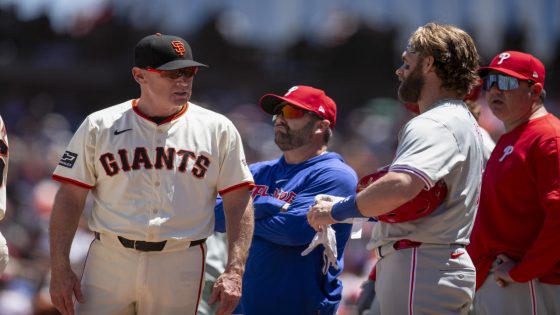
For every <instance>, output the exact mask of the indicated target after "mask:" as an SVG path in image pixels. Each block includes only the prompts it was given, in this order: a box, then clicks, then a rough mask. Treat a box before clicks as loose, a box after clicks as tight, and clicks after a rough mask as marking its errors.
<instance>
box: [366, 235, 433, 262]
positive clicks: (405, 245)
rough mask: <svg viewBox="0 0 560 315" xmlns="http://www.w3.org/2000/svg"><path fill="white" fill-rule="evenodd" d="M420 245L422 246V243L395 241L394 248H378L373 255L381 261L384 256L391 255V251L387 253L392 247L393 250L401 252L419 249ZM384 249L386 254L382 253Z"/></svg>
mask: <svg viewBox="0 0 560 315" xmlns="http://www.w3.org/2000/svg"><path fill="white" fill-rule="evenodd" d="M387 245H390V244H387ZM420 245H422V242H415V241H411V240H406V239H403V240H398V241H395V242H394V243H393V246H390V247H389V246H386V245H383V246H379V247H376V248H375V249H374V250H373V253H374V256H375V257H376V258H377V259H381V258H383V255H387V254H389V252H390V251H387V249H391V247H392V248H393V250H400V249H405V248H414V247H418V246H420ZM382 249H384V250H383V253H384V254H382V253H381V250H382Z"/></svg>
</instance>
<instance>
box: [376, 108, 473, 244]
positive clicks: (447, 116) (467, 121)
mask: <svg viewBox="0 0 560 315" xmlns="http://www.w3.org/2000/svg"><path fill="white" fill-rule="evenodd" d="M482 162H483V144H482V135H481V133H480V128H479V126H478V123H477V122H476V120H475V119H474V117H473V116H472V114H471V113H470V112H469V110H468V108H467V107H466V105H465V104H464V103H463V102H462V101H460V100H443V101H440V102H438V103H436V104H434V105H433V106H432V108H431V109H429V110H428V111H426V112H424V113H422V114H421V115H419V116H417V117H415V118H413V119H411V120H410V121H409V122H408V123H407V124H406V125H405V126H404V127H403V129H402V130H401V132H400V133H399V145H398V147H397V153H396V157H395V159H394V160H393V163H392V164H391V166H390V167H389V171H393V172H408V173H411V174H414V175H415V176H418V177H419V178H420V179H422V180H423V181H424V184H425V188H426V189H429V188H432V187H433V186H434V185H435V183H436V182H438V181H439V180H441V179H443V181H444V182H445V184H446V185H447V196H446V198H445V200H444V201H443V203H442V204H441V205H440V206H439V207H438V208H437V209H436V210H435V211H434V212H432V213H431V214H429V215H427V216H425V217H421V218H419V219H416V220H413V221H408V222H402V223H385V222H378V223H377V224H376V225H375V227H374V229H373V232H372V241H371V242H370V244H368V248H373V247H377V246H381V245H384V244H387V243H388V242H390V241H396V240H400V239H409V240H412V241H416V242H423V243H433V244H452V243H459V244H468V239H469V235H470V233H471V230H472V227H473V223H474V218H475V215H476V211H477V209H478V200H479V196H480V186H481V181H482Z"/></svg>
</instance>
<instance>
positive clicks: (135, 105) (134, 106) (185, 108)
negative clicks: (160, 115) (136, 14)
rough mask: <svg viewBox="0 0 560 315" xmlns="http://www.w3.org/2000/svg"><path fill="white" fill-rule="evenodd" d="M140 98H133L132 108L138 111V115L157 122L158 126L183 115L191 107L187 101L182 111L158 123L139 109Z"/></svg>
mask: <svg viewBox="0 0 560 315" xmlns="http://www.w3.org/2000/svg"><path fill="white" fill-rule="evenodd" d="M138 100H139V99H134V100H132V109H133V110H134V112H135V113H136V115H138V116H140V117H142V118H144V119H146V120H149V121H151V122H153V123H155V124H156V125H158V126H159V125H163V124H166V123H168V122H170V121H172V120H175V119H177V118H179V117H181V116H183V114H184V113H186V112H187V110H188V109H189V103H188V102H187V103H186V104H185V105H183V108H181V110H180V111H178V112H177V113H175V114H174V115H171V116H169V117H167V118H166V119H165V120H163V121H162V122H160V123H159V124H158V123H156V122H155V121H153V120H152V119H151V118H150V117H149V116H147V115H146V114H144V113H142V112H141V111H140V109H138Z"/></svg>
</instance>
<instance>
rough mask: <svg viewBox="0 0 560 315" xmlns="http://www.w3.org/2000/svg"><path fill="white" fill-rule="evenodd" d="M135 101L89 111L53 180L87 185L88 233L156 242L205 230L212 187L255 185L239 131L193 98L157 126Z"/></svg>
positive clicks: (194, 236)
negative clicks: (89, 202)
mask: <svg viewBox="0 0 560 315" xmlns="http://www.w3.org/2000/svg"><path fill="white" fill-rule="evenodd" d="M136 103H137V100H132V101H127V102H124V103H122V104H119V105H115V106H112V107H109V108H106V109H103V110H101V111H98V112H95V113H93V114H91V115H89V116H88V117H87V118H86V120H85V121H84V122H83V123H82V125H81V126H80V128H79V129H78V130H77V131H76V133H75V134H74V137H73V138H72V140H71V141H70V144H69V145H68V148H67V149H66V152H64V155H63V156H62V158H61V160H60V162H59V165H58V166H57V168H56V170H55V172H54V175H53V178H54V179H56V180H59V181H62V182H68V183H72V184H75V185H78V186H81V187H84V188H86V189H91V192H92V196H93V209H92V214H91V217H90V218H89V221H88V223H89V228H90V229H91V230H93V231H97V232H101V233H103V232H108V233H114V234H118V235H121V236H123V237H126V238H129V239H135V240H146V241H155V242H157V241H162V240H166V239H170V238H174V239H186V240H198V239H202V238H205V237H208V236H210V235H211V234H212V232H213V229H214V205H215V203H216V196H217V194H218V192H219V193H221V194H224V193H227V192H228V191H231V190H233V189H236V188H238V187H241V186H247V185H252V183H253V178H252V175H251V173H250V171H249V168H248V167H247V163H246V162H245V154H244V152H243V146H242V143H241V137H240V136H239V133H238V132H237V129H236V128H235V126H234V125H233V123H232V122H231V121H230V120H228V119H227V118H226V117H224V116H223V115H220V114H218V113H215V112H212V111H210V110H207V109H204V108H202V107H200V106H197V105H195V104H193V103H188V104H187V105H185V106H184V107H183V109H182V110H181V111H180V112H178V113H177V114H175V115H174V116H172V117H169V118H167V119H165V120H164V121H162V122H160V123H159V124H157V123H155V122H154V121H152V120H150V119H149V118H148V117H146V116H145V115H144V114H142V113H141V112H140V111H139V110H138V108H137V107H136Z"/></svg>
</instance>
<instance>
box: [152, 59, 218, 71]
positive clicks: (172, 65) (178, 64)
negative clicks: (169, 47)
mask: <svg viewBox="0 0 560 315" xmlns="http://www.w3.org/2000/svg"><path fill="white" fill-rule="evenodd" d="M188 67H208V66H207V65H205V64H203V63H200V62H196V61H194V60H173V61H170V62H168V63H165V64H163V65H161V66H159V67H157V68H156V69H157V70H176V69H182V68H188Z"/></svg>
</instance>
